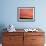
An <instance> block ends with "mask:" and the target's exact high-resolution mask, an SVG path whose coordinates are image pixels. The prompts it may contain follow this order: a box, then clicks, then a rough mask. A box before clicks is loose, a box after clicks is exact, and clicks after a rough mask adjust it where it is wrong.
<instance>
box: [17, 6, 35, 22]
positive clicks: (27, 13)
mask: <svg viewBox="0 0 46 46" xmlns="http://www.w3.org/2000/svg"><path fill="white" fill-rule="evenodd" d="M17 20H18V21H20V22H32V21H35V7H18V8H17Z"/></svg>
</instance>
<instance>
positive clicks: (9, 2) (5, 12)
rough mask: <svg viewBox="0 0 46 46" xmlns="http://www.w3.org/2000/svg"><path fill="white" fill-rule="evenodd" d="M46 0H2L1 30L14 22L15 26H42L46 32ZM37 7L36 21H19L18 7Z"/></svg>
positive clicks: (0, 2)
mask: <svg viewBox="0 0 46 46" xmlns="http://www.w3.org/2000/svg"><path fill="white" fill-rule="evenodd" d="M45 4H46V0H0V27H1V28H0V31H1V29H2V27H6V26H7V25H9V24H13V25H14V26H15V28H19V29H23V28H31V27H40V28H42V29H43V30H44V31H45V32H46V6H45ZM23 6H24V7H27V6H28V7H35V21H34V22H18V21H17V7H23Z"/></svg>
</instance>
